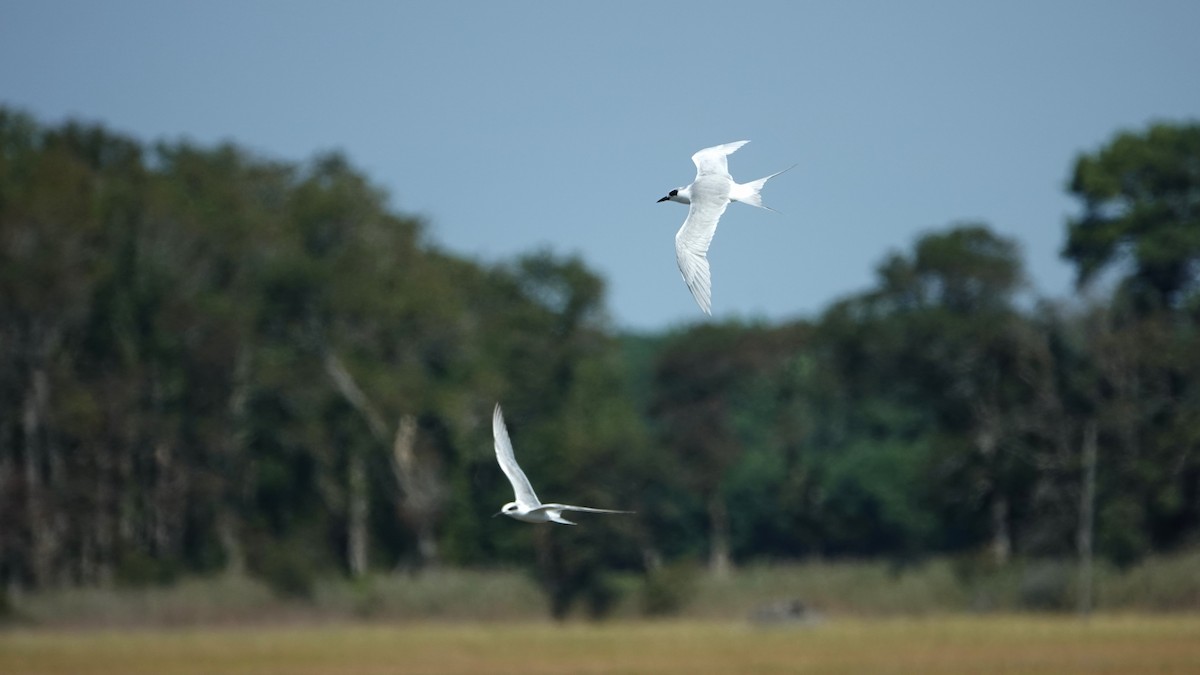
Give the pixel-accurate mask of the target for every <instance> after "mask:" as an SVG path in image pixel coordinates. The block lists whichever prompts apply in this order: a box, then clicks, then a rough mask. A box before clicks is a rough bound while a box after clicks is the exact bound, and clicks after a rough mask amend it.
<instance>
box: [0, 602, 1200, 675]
mask: <svg viewBox="0 0 1200 675" xmlns="http://www.w3.org/2000/svg"><path fill="white" fill-rule="evenodd" d="M1198 672H1200V617H1196V616H1183V615H1176V616H1157V617H1146V616H1102V617H1096V618H1093V619H1092V620H1090V621H1086V622H1084V621H1080V620H1077V619H1073V618H1064V617H1045V616H1035V617H1030V616H1021V617H1017V616H992V617H961V616H959V617H928V618H922V619H884V620H879V619H876V620H864V619H846V620H833V621H829V622H827V623H824V624H821V625H818V626H815V627H811V628H793V627H780V628H773V629H755V628H752V627H750V626H749V625H747V624H744V623H730V622H696V621H688V622H681V621H664V622H621V623H612V624H602V625H598V626H597V625H587V624H570V625H566V626H555V625H550V624H545V623H516V624H480V623H468V624H462V623H440V624H430V623H401V624H395V625H378V624H376V625H347V624H336V625H327V626H291V627H277V628H267V629H257V630H251V629H242V630H232V629H211V628H209V629H198V630H187V631H153V630H145V631H132V632H130V631H126V632H117V631H99V632H96V631H91V632H89V631H83V632H63V631H11V632H7V633H0V673H5V674H6V675H25V674H29V675H33V674H42V673H45V674H47V675H49V674H57V673H70V674H72V675H89V674H93V673H94V674H101V673H105V674H107V673H111V674H114V675H116V674H121V675H138V674H142V673H144V674H151V673H152V674H154V675H185V674H191V673H196V674H199V673H205V674H208V673H229V674H238V673H280V674H284V673H287V674H289V675H333V674H339V673H346V674H349V673H355V674H363V675H371V674H375V673H405V674H409V673H472V674H474V673H520V674H521V675H536V674H537V673H688V674H693V673H821V674H823V675H824V674H835V673H896V674H899V673H927V674H938V673H947V674H949V673H955V674H957V673H981V674H989V673H1047V674H1050V673H1053V674H1055V675H1069V674H1071V673H1114V674H1116V673H1120V674H1122V675H1134V674H1137V673H1198Z"/></svg>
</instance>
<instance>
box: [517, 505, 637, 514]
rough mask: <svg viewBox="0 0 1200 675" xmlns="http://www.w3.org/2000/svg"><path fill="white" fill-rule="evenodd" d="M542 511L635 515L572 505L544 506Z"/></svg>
mask: <svg viewBox="0 0 1200 675" xmlns="http://www.w3.org/2000/svg"><path fill="white" fill-rule="evenodd" d="M540 508H541V509H543V510H545V509H558V510H559V511H582V512H584V513H633V511H614V510H612V509H593V508H592V507H590V506H572V505H570V504H542V505H541V507H540Z"/></svg>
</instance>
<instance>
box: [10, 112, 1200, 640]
mask: <svg viewBox="0 0 1200 675" xmlns="http://www.w3.org/2000/svg"><path fill="white" fill-rule="evenodd" d="M1197 137H1198V132H1197V129H1196V127H1195V126H1194V125H1190V126H1189V125H1182V126H1175V125H1156V126H1154V127H1151V128H1150V129H1149V130H1147V131H1146V132H1145V133H1143V134H1122V135H1120V136H1118V137H1117V138H1116V139H1115V140H1114V141H1113V142H1112V143H1111V144H1109V145H1108V146H1105V147H1104V148H1103V149H1102V150H1101V151H1099V152H1098V153H1096V154H1094V155H1085V156H1083V157H1081V158H1079V160H1078V162H1077V164H1076V171H1075V176H1074V179H1073V181H1072V184H1071V191H1072V194H1074V195H1075V196H1077V197H1079V198H1080V200H1081V203H1082V214H1081V215H1080V216H1079V217H1077V218H1074V219H1072V221H1071V223H1070V225H1069V228H1068V242H1067V245H1066V249H1065V255H1066V256H1067V257H1068V258H1069V259H1070V260H1072V261H1073V262H1075V263H1076V264H1077V265H1078V266H1079V269H1078V271H1079V277H1080V280H1081V281H1083V282H1086V281H1088V280H1090V279H1093V278H1095V277H1096V275H1098V274H1100V273H1101V272H1102V271H1103V270H1105V269H1113V268H1116V267H1118V265H1117V264H1118V263H1121V262H1130V263H1131V264H1130V265H1128V266H1126V267H1124V268H1120V269H1122V270H1125V271H1123V272H1121V275H1119V276H1120V279H1119V281H1120V283H1119V284H1118V286H1117V288H1116V289H1115V292H1114V294H1113V296H1112V298H1111V299H1110V300H1100V301H1096V302H1094V303H1093V304H1091V305H1087V306H1082V307H1075V306H1071V305H1069V304H1066V303H1064V304H1063V305H1054V304H1050V303H1041V304H1040V305H1038V306H1037V307H1035V308H1032V309H1028V308H1025V307H1023V306H1022V305H1021V304H1020V303H1018V302H1017V301H1016V298H1017V295H1018V293H1020V292H1021V291H1022V290H1023V289H1024V288H1025V286H1024V284H1025V282H1024V272H1023V269H1022V262H1021V259H1020V252H1019V249H1018V247H1017V246H1016V244H1015V242H1013V241H1012V240H1009V239H1007V238H1005V237H1003V236H1000V235H998V234H997V233H995V232H993V231H991V230H990V229H989V228H988V227H987V226H985V225H983V224H980V223H965V224H957V225H953V226H951V227H948V228H945V229H942V230H938V231H932V232H929V233H926V234H924V235H922V236H921V237H919V238H918V239H917V240H916V241H915V242H913V245H912V246H911V248H909V249H907V250H904V251H895V252H892V253H890V254H888V255H887V256H885V257H884V259H883V260H882V261H881V262H880V264H879V266H878V268H877V276H876V280H875V282H874V284H873V285H872V286H871V287H870V288H868V289H866V290H864V291H863V292H861V293H858V294H855V295H852V296H849V297H846V298H843V299H841V300H839V301H837V302H835V303H834V304H833V305H831V306H830V307H829V308H828V309H827V310H826V311H825V312H823V313H822V314H821V315H820V316H818V317H816V318H814V319H813V320H811V321H796V322H792V323H786V324H781V325H766V324H762V323H755V324H747V323H741V322H730V323H723V324H711V323H706V324H699V325H696V326H692V327H688V328H685V329H681V330H677V331H672V332H670V333H666V334H662V335H624V336H620V335H616V334H615V332H614V330H613V329H612V327H611V326H610V325H609V321H608V317H607V312H606V308H605V304H604V302H605V283H604V280H603V279H602V278H600V277H599V276H598V275H596V274H595V272H593V271H592V270H590V269H589V268H588V266H587V264H586V262H585V261H584V260H582V259H580V258H579V257H576V256H559V255H556V254H554V253H552V252H549V251H535V252H531V253H528V254H526V255H523V256H519V257H517V258H515V259H512V260H509V261H505V262H503V263H501V264H498V265H483V264H479V263H477V262H473V261H470V260H466V259H462V258H459V257H456V256H454V255H451V254H449V253H447V252H444V251H440V250H438V249H437V248H436V247H434V246H433V245H431V244H430V243H429V242H428V241H427V240H426V238H425V234H424V232H425V225H424V223H422V222H421V221H419V220H417V219H414V218H411V217H408V216H405V215H402V214H399V213H396V212H394V211H393V210H392V209H391V208H390V207H389V204H388V198H387V195H386V194H384V192H383V191H382V190H380V189H379V188H378V187H377V186H374V185H372V183H371V182H370V180H369V179H368V178H367V177H366V176H364V175H363V174H362V173H361V172H360V171H358V170H357V169H355V167H353V165H352V164H351V163H350V162H349V160H348V159H347V158H345V157H343V156H341V155H340V154H338V153H328V154H324V155H321V156H318V157H316V158H314V159H313V160H311V161H309V162H304V163H289V162H280V161H275V160H270V159H264V158H261V157H256V156H254V155H253V154H251V153H248V152H247V151H246V150H244V149H241V148H238V147H236V146H233V145H229V144H226V145H221V146H216V147H208V148H206V147H197V146H194V145H192V144H189V143H185V142H181V143H159V144H156V145H154V146H144V145H142V144H140V143H138V142H136V141H134V140H132V139H129V138H125V137H122V136H120V135H118V134H114V133H112V132H110V131H107V130H105V129H103V128H102V127H98V126H93V125H85V124H80V123H76V122H68V123H66V124H63V125H60V126H58V127H43V126H42V125H40V124H38V123H37V122H36V121H35V120H33V119H32V118H30V117H28V116H26V115H23V114H21V113H18V112H14V111H10V110H7V109H3V108H0V356H2V357H3V358H2V359H0V585H2V586H3V587H4V588H6V589H14V590H15V589H21V588H32V589H39V590H46V589H51V588H54V587H56V586H60V585H63V584H68V583H70V584H80V585H83V586H102V585H108V584H113V583H117V584H120V585H122V586H141V585H155V584H165V583H174V582H176V581H177V580H179V579H182V578H186V577H188V576H194V575H202V574H212V573H214V572H218V571H221V570H223V569H225V570H229V571H232V572H234V573H240V572H242V571H246V572H249V573H251V574H254V575H257V576H259V577H261V578H262V579H265V580H267V582H268V583H269V585H270V587H271V588H273V589H274V590H275V591H276V592H277V593H280V594H283V595H286V596H290V597H301V598H307V599H309V600H310V601H313V602H316V601H317V600H316V599H317V597H318V596H319V595H320V593H321V588H322V584H324V583H329V581H328V580H329V579H334V578H338V577H340V576H349V577H357V578H359V579H360V581H359V582H357V583H360V584H361V586H360V587H356V589H357V590H356V591H355V592H354V593H353V594H352V595H353V599H352V600H348V601H347V603H348V604H350V605H353V607H354V608H353V609H352V610H351V611H353V612H358V613H360V614H363V615H368V614H370V615H375V614H376V613H379V614H380V615H386V614H387V612H388V611H391V610H389V609H388V607H387V600H386V598H385V595H386V593H383V592H382V591H379V590H378V588H377V587H376V586H375V581H374V580H373V579H374V578H373V577H371V576H370V575H371V573H372V572H378V571H379V570H390V569H392V568H394V567H396V566H397V565H399V566H401V567H403V568H406V569H423V570H432V569H437V568H438V567H439V566H440V565H449V566H464V565H470V566H479V567H495V566H515V567H520V568H522V569H523V570H524V571H525V572H526V573H528V574H530V575H531V576H532V578H533V579H535V580H536V584H537V586H538V587H540V588H541V589H542V590H543V592H544V593H545V594H546V596H547V598H548V599H549V601H550V602H549V604H550V609H551V611H552V613H553V614H554V615H556V616H559V617H563V616H568V615H570V614H571V613H572V612H575V611H576V609H577V608H579V607H582V609H583V611H584V612H585V613H588V614H590V615H593V616H603V615H605V614H607V613H609V612H611V611H617V609H614V608H619V607H620V606H621V605H622V602H623V600H624V599H625V596H624V595H623V593H624V591H626V590H629V589H628V588H626V587H625V586H622V584H621V583H620V581H621V579H636V578H640V576H641V575H643V574H645V575H646V577H645V581H644V583H643V585H642V592H641V596H640V597H641V602H642V603H643V605H644V606H643V610H644V611H645V612H647V613H651V614H656V613H670V612H673V611H677V610H679V609H680V608H681V607H682V606H683V605H684V603H685V602H686V601H687V600H688V596H689V594H690V586H691V584H690V581H689V579H691V578H692V577H693V574H692V573H691V572H689V570H691V569H692V566H694V565H695V564H696V563H697V560H699V559H700V558H702V557H703V556H704V555H705V554H708V556H709V560H710V562H711V563H713V565H714V568H717V569H720V568H721V564H720V563H721V561H722V559H724V560H732V561H735V562H737V563H739V564H754V563H756V562H757V561H763V560H771V559H788V558H799V557H807V556H822V557H842V556H851V555H852V556H882V557H887V558H889V559H890V562H891V565H890V567H889V568H888V569H890V570H892V572H893V573H896V574H901V572H903V570H907V569H909V568H911V567H913V566H915V565H919V563H920V561H921V560H922V559H923V558H925V557H926V556H929V555H936V554H941V553H953V554H956V555H958V556H960V558H961V559H972V560H980V559H983V560H986V562H980V563H979V569H980V570H983V571H978V570H977V571H976V572H963V574H964V575H967V576H971V575H975V576H974V577H972V579H973V580H974V581H972V582H971V583H975V581H978V582H979V583H985V584H986V583H997V584H999V583H1000V582H992V581H988V580H989V579H991V578H993V577H996V576H1002V575H1003V574H1009V576H1008V577H1005V579H1004V580H1003V583H1005V584H1008V586H1007V587H1006V589H1007V590H1006V591H1005V593H1006V595H1004V597H1007V598H1009V599H1010V600H1011V602H1012V605H1013V606H1017V605H1019V604H1020V605H1022V606H1034V605H1044V606H1054V607H1057V606H1059V605H1061V604H1062V603H1064V602H1066V600H1063V596H1062V595H1061V593H1060V591H1061V589H1062V588H1063V586H1064V584H1065V583H1066V582H1065V581H1064V578H1065V577H1064V574H1065V573H1061V572H1040V571H1038V572H1036V573H1034V572H1030V575H1029V576H1028V578H1026V579H1024V580H1022V579H1020V578H1018V577H1017V576H1014V575H1016V572H1012V571H1011V570H1010V568H1012V567H1013V566H1012V564H1011V559H1012V558H1013V557H1014V556H1015V557H1018V558H1020V557H1022V556H1024V557H1028V558H1041V557H1049V556H1059V557H1061V556H1067V555H1086V551H1085V548H1084V546H1083V544H1082V542H1083V541H1084V540H1085V539H1087V538H1086V537H1083V536H1082V535H1083V534H1085V530H1086V523H1087V519H1085V518H1084V517H1083V514H1084V513H1085V512H1087V513H1091V514H1093V515H1094V516H1095V525H1094V528H1092V530H1087V531H1088V532H1092V533H1094V535H1095V536H1094V549H1095V551H1096V552H1097V553H1098V554H1100V555H1101V556H1103V557H1104V558H1105V559H1107V560H1110V561H1112V562H1114V563H1116V564H1118V565H1120V566H1122V567H1124V568H1130V569H1132V568H1135V567H1136V566H1137V564H1138V562H1139V561H1140V560H1142V559H1143V558H1144V557H1145V556H1147V555H1152V554H1153V553H1155V552H1156V551H1163V550H1170V549H1172V548H1175V547H1178V546H1182V545H1186V544H1187V543H1188V542H1189V541H1191V540H1192V539H1194V538H1195V536H1196V532H1197V531H1198V530H1200V499H1197V488H1196V485H1197V484H1198V483H1197V477H1198V476H1200V459H1198V458H1200V453H1197V452H1196V449H1197V447H1200V430H1198V429H1200V427H1198V426H1197V424H1196V423H1195V420H1196V419H1200V384H1198V383H1200V351H1198V350H1197V349H1196V348H1195V345H1196V344H1197V340H1198V339H1200V330H1198V327H1200V309H1198V308H1200V293H1198V292H1197V291H1198V289H1197V287H1196V279H1197V275H1196V272H1197V267H1198V265H1200V262H1198V260H1197V258H1198V256H1200V239H1197V236H1198V235H1197V234H1196V233H1197V232H1200V223H1197V220H1196V219H1197V213H1196V208H1197V204H1200V201H1198V200H1197V198H1196V194H1197V193H1198V191H1200V187H1198V186H1200V177H1198V176H1197V174H1196V166H1197V162H1196V157H1197V156H1200V151H1198V150H1197V147H1198V142H1197ZM1126 272H1127V273H1126ZM497 401H500V402H501V403H503V405H504V408H505V413H506V417H507V419H508V422H509V427H510V431H511V433H512V435H513V438H514V442H515V445H516V448H517V453H518V455H519V456H520V459H521V463H522V465H523V466H524V467H525V469H526V471H527V473H529V475H530V477H531V479H532V480H533V482H534V484H536V485H537V486H538V492H539V494H540V495H541V496H542V497H543V498H544V499H546V500H547V501H552V500H563V499H567V498H568V497H569V498H570V499H571V500H572V501H578V502H579V503H585V504H592V505H595V506H601V507H616V508H624V507H628V508H632V509H633V510H636V511H637V512H638V513H637V515H636V516H630V517H613V518H589V519H587V521H586V523H585V524H584V526H582V527H579V528H553V529H548V528H535V527H526V526H524V525H522V524H519V523H514V522H511V521H492V520H490V519H489V516H490V515H491V514H492V513H494V512H495V510H496V508H497V507H498V506H499V505H500V504H502V503H504V502H506V501H508V500H509V499H510V494H511V493H510V486H509V484H508V482H507V480H506V479H505V478H504V476H503V474H502V473H501V472H500V471H499V469H498V468H497V466H496V463H495V457H494V454H493V451H492V439H491V430H490V425H489V424H488V420H489V417H490V411H491V408H492V406H493V405H494V404H495V403H496V402H497ZM401 420H404V422H403V423H402V422H401ZM405 425H407V426H405ZM403 429H409V430H410V431H411V436H410V437H406V436H405V435H404V433H402V431H403ZM1086 429H1094V430H1095V432H1096V439H1097V453H1096V457H1097V461H1096V467H1095V468H1096V482H1095V488H1096V492H1095V495H1096V497H1095V501H1094V504H1085V503H1084V502H1086V500H1084V499H1083V495H1084V494H1085V492H1084V491H1083V484H1084V482H1083V476H1084V475H1085V471H1084V469H1085V466H1084V462H1085V460H1084V457H1085V455H1084V453H1083V452H1082V450H1081V448H1082V446H1083V439H1084V438H1085V433H1084V431H1085V430H1086ZM583 517H586V516H583ZM583 517H581V518H583ZM1030 569H1032V568H1030ZM1064 569H1065V568H1064ZM646 570H652V571H649V572H647V571H646ZM897 570H900V572H897ZM1055 575H1057V576H1055ZM695 576H696V578H697V579H698V578H699V576H698V575H695ZM364 577H365V578H366V579H367V580H366V581H362V580H361V579H363V578H364ZM976 577H977V578H976ZM905 578H908V577H905ZM697 583H699V582H697ZM880 583H883V582H880ZM939 583H940V582H939ZM1022 584H1024V586H1022ZM1022 588H1024V589H1025V590H1021V589H1022ZM1021 593H1026V595H1027V596H1028V597H1026V598H1025V599H1024V600H1020V601H1019V602H1018V600H1014V599H1013V598H1017V597H1018V596H1020V595H1021ZM999 595H1001V594H999V593H998V594H997V597H999ZM630 597H633V594H630ZM7 600H8V599H7V596H0V602H4V601H7ZM438 602H440V601H438ZM630 602H633V601H632V600H631V601H630Z"/></svg>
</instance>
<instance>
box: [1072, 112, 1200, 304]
mask: <svg viewBox="0 0 1200 675" xmlns="http://www.w3.org/2000/svg"><path fill="white" fill-rule="evenodd" d="M1197 158H1200V125H1197V124H1181V125H1174V124H1165V123H1159V124H1155V125H1152V126H1150V127H1149V128H1148V129H1146V130H1145V131H1144V132H1141V133H1134V132H1125V133H1121V134H1119V135H1118V136H1117V137H1116V138H1115V139H1114V140H1113V141H1112V142H1110V143H1109V144H1107V145H1105V146H1104V147H1103V148H1101V149H1100V150H1099V151H1098V152H1096V153H1094V154H1085V155H1081V156H1080V157H1079V158H1078V159H1077V160H1076V162H1075V170H1074V174H1073V175H1072V177H1071V183H1070V191H1071V193H1072V194H1073V195H1074V196H1075V197H1077V198H1078V199H1080V200H1081V201H1082V202H1083V208H1084V212H1083V215H1082V216H1081V217H1078V218H1073V219H1071V220H1070V221H1069V223H1068V224H1067V243H1066V246H1065V247H1064V248H1063V256H1064V257H1066V258H1068V259H1069V260H1071V261H1072V262H1074V263H1075V264H1076V265H1078V268H1079V270H1078V272H1079V274H1078V279H1079V282H1080V284H1086V283H1087V282H1088V281H1090V280H1091V279H1093V278H1094V277H1095V276H1096V275H1097V274H1098V273H1099V272H1100V271H1101V270H1103V269H1105V268H1107V267H1109V266H1111V265H1114V264H1116V263H1118V262H1120V261H1122V260H1126V259H1131V260H1132V263H1133V269H1132V272H1131V273H1129V274H1128V275H1127V276H1125V278H1124V279H1123V287H1124V292H1126V293H1128V294H1130V295H1131V296H1132V299H1133V301H1134V302H1135V303H1136V304H1137V305H1138V306H1139V307H1142V308H1145V309H1161V308H1167V307H1179V306H1181V305H1182V304H1183V303H1184V300H1185V298H1186V297H1187V296H1189V295H1191V294H1193V293H1195V292H1196V291H1198V290H1200V276H1198V275H1200V269H1198V266H1200V163H1198V162H1197Z"/></svg>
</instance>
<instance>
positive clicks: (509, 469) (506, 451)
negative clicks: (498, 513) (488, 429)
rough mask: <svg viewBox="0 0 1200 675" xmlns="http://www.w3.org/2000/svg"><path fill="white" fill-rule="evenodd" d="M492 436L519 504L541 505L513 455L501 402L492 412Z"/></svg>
mask: <svg viewBox="0 0 1200 675" xmlns="http://www.w3.org/2000/svg"><path fill="white" fill-rule="evenodd" d="M492 436H493V437H494V438H495V440H496V460H497V461H499V462H500V469H501V470H503V471H504V475H505V476H508V482H510V483H512V486H513V492H514V493H516V496H517V499H516V502H517V504H519V505H520V506H522V507H524V508H526V509H532V508H537V507H538V506H541V504H542V503H541V502H540V501H538V498H537V495H536V494H534V493H533V486H532V485H530V484H529V479H528V478H526V477H525V472H524V471H522V470H521V467H520V466H519V465H518V464H517V458H516V457H515V456H514V455H513V447H512V441H511V440H509V438H508V428H507V427H505V426H504V415H502V414H501V413H500V404H499V403H497V404H496V411H495V412H494V413H492Z"/></svg>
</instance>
